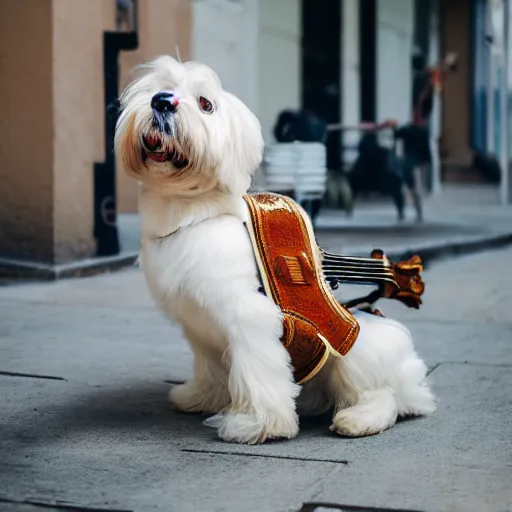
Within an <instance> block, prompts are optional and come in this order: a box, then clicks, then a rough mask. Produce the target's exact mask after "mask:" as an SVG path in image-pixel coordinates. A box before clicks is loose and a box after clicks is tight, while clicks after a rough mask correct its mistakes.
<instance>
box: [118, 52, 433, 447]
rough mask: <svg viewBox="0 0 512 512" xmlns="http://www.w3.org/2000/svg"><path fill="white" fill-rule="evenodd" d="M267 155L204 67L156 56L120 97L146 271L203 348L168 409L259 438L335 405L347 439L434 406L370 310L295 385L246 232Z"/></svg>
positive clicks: (406, 342) (286, 432) (415, 364)
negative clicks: (336, 353)
mask: <svg viewBox="0 0 512 512" xmlns="http://www.w3.org/2000/svg"><path fill="white" fill-rule="evenodd" d="M262 150H263V140H262V135H261V128H260V124H259V122H258V120H257V119H256V117H255V116H254V115H253V114H252V113H251V112H250V110H249V109H248V108H247V107H246V106H245V105H244V104H243V103H242V102H241V101H240V100H238V99H237V98H236V97H234V96H233V95H231V94H229V93H227V92H226V91H224V90H223V89H222V86H221V83H220V81H219V79H218V77H217V75H216V74H215V73H214V72H213V71H212V70H211V69H209V68H208V67H206V66H204V65H201V64H198V63H194V62H186V63H180V62H177V61H176V60H174V59H172V58H171V57H166V56H163V57H159V58H157V59H156V60H154V61H151V62H149V63H146V64H143V65H140V66H138V67H137V68H136V69H135V71H134V74H133V78H132V80H131V82H130V83H129V84H128V86H127V88H126V89H125V91H124V92H123V94H122V96H121V114H120V117H119V120H118V124H117V132H116V151H117V154H118V156H119V157H120V158H121V159H122V162H123V164H124V166H125V168H126V170H127V172H128V173H129V175H131V176H132V177H133V178H135V179H136V180H138V181H139V182H140V183H141V185H142V186H141V198H140V211H141V215H142V253H141V266H142V268H143V270H144V273H145V276H146V280H147V283H148V286H149V289H150V291H151V294H152V296H153V298H154V299H155V300H156V302H157V303H158V305H159V306H160V307H161V308H162V309H163V310H164V312H165V313H166V314H167V315H168V316H169V317H170V318H172V319H173V320H175V321H177V322H179V323H180V324H181V326H182V327H183V331H184V333H185V335H186V337H187V339H188V341H189V343H190V345H191V348H192V351H193V353H194V376H193V378H192V380H190V381H189V382H187V383H186V384H183V385H180V386H175V387H173V388H172V389H171V392H170V400H171V402H172V404H173V405H174V407H175V408H177V409H178V410H181V411H186V412H207V413H213V414H214V416H213V417H212V418H210V419H209V420H207V421H206V422H205V423H206V424H207V425H209V426H214V427H216V428H217V429H218V435H219V436H220V437H221V438H222V439H224V440H226V441H233V442H239V443H251V444H252V443H261V442H264V441H265V440H267V439H275V438H292V437H294V436H295V435H297V432H298V430H299V422H298V414H297V411H298V410H299V411H300V412H301V413H304V414H319V413H323V412H326V411H328V410H333V422H332V426H331V430H334V431H336V432H338V433H339V434H341V435H346V436H365V435H371V434H377V433H379V432H381V431H383V430H385V429H387V428H389V427H391V426H393V425H394V424H395V422H396V420H397V417H399V416H405V415H424V414H428V413H431V412H433V411H434V409H435V400H434V397H433V395H432V393H431V391H430V389H429V387H428V385H427V383H426V381H425V377H426V370H427V368H426V366H425V364H424V363H423V361H422V360H421V359H419V357H418V355H417V354H416V352H415V350H414V347H413V343H412V340H411V336H410V334H409V332H408V330H407V329H406V328H405V327H403V326H402V325H400V324H399V323H397V322H395V321H392V320H389V319H385V318H381V317H378V316H374V315H370V314H366V313H362V312H356V313H355V315H356V318H357V320H358V322H359V324H360V327H361V330H360V334H359V337H358V339H357V341H356V343H355V345H354V347H353V348H352V349H351V350H350V352H349V353H348V354H347V355H346V356H345V357H342V358H334V357H331V358H330V360H329V361H328V362H327V364H326V365H325V366H324V367H323V369H322V370H321V371H320V372H319V373H318V375H317V376H316V377H314V378H313V379H312V380H311V381H309V382H308V383H306V384H305V385H304V386H302V387H301V386H299V385H297V384H296V383H295V382H294V379H293V376H292V368H291V367H290V358H289V355H288V352H287V351H286V350H285V348H284V347H283V345H282V344H281V342H280V337H281V334H282V329H283V325H282V313H281V310H280V309H279V308H278V307H277V306H276V305H275V304H274V302H273V301H272V300H271V299H270V298H267V297H266V296H265V295H263V294H262V293H260V292H259V291H258V288H259V287H260V282H259V278H258V271H257V265H256V261H255V257H254V254H253V248H252V245H251V242H250V239H249V236H248V233H247V231H246V228H245V226H244V222H245V221H246V220H247V218H248V212H247V209H246V205H245V202H244V200H243V199H242V196H243V194H245V193H246V191H247V190H248V188H249V186H250V182H251V177H252V174H253V173H254V172H255V170H256V169H257V168H258V166H259V164H260V161H261V158H262ZM299 395H300V396H299Z"/></svg>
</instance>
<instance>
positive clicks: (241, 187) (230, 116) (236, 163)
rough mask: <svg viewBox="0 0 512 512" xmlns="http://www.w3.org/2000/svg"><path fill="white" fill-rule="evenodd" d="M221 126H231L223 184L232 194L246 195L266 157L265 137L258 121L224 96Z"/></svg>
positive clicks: (237, 100) (226, 94) (232, 99)
mask: <svg viewBox="0 0 512 512" xmlns="http://www.w3.org/2000/svg"><path fill="white" fill-rule="evenodd" d="M221 103H222V105H221V109H219V110H220V112H221V115H222V117H223V119H222V122H224V123H227V124H228V125H229V138H228V140H227V142H226V148H225V153H224V154H225V160H224V162H223V165H222V168H221V169H220V181H221V182H222V183H224V185H226V186H227V187H228V188H229V189H230V190H231V191H232V192H236V193H245V192H246V191H247V190H248V189H249V186H250V184H251V178H252V176H253V174H254V173H255V172H256V170H257V169H258V167H259V165H260V163H261V159H262V156H263V146H264V142H263V136H262V133H261V125H260V122H259V121H258V118H257V117H256V116H255V115H254V114H253V113H252V112H251V110H250V109H249V108H248V107H247V106H246V105H245V104H244V103H243V102H242V101H241V100H239V99H238V98H237V97H236V96H234V95H232V94H230V93H227V92H223V93H222V100H221Z"/></svg>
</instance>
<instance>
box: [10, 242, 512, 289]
mask: <svg viewBox="0 0 512 512" xmlns="http://www.w3.org/2000/svg"><path fill="white" fill-rule="evenodd" d="M510 244H512V233H507V234H499V235H491V236H484V237H478V238H474V237H473V238H471V239H467V240H458V241H454V242H441V243H428V244H423V245H418V246H416V247H403V248H398V249H397V248H395V249H392V250H391V251H389V252H386V255H387V257H388V258H389V259H390V260H405V259H408V258H410V257H411V256H413V255H415V254H417V255H418V256H420V258H421V259H422V261H423V265H424V266H425V267H427V266H428V265H429V264H430V263H432V262H433V261H439V260H443V259H446V258H449V257H454V256H460V255H466V254H475V253H478V252H481V251H485V250H488V249H498V248H500V247H505V246H507V245H510ZM383 249H385V248H383ZM352 255H354V256H367V254H352ZM138 257H139V253H138V252H130V253H124V254H120V255H118V256H108V257H101V258H90V259H87V260H81V261H77V262H73V263H69V264H65V265H53V266H52V265H44V264H41V263H36V262H25V261H17V260H9V259H6V258H0V283H1V281H2V280H3V281H5V282H6V283H7V284H16V283H19V282H24V281H57V280H59V279H66V278H77V277H89V276H93V275H96V274H102V273H106V272H115V271H117V270H121V269H124V268H128V267H131V266H135V264H136V263H137V260H138Z"/></svg>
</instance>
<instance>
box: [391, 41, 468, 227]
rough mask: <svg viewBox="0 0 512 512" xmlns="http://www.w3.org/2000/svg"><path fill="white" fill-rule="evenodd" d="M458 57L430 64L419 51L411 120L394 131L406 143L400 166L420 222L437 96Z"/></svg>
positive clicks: (416, 60)
mask: <svg viewBox="0 0 512 512" xmlns="http://www.w3.org/2000/svg"><path fill="white" fill-rule="evenodd" d="M457 60H458V56H457V54H456V53H453V52H450V53H448V54H447V55H446V57H445V58H444V60H443V61H442V62H441V63H440V64H438V65H436V66H427V65H426V60H425V56H424V55H423V53H422V52H421V51H420V50H416V52H415V53H414V55H413V59H412V68H413V91H412V122H411V123H409V124H407V125H405V126H403V127H400V128H399V129H397V130H396V133H395V137H396V140H398V141H402V143H403V151H402V157H403V158H402V160H401V168H402V176H403V180H404V184H405V185H406V187H407V188H408V190H409V192H410V193H411V196H412V199H413V202H414V207H415V210H416V217H417V220H418V221H420V222H421V221H422V220H423V211H422V204H421V194H420V187H419V181H420V180H419V179H418V174H419V175H420V176H421V175H422V174H423V173H424V172H425V169H429V172H428V175H429V176H430V175H431V171H430V167H431V164H432V154H431V149H430V133H429V122H430V118H431V116H432V110H433V107H434V95H435V94H437V93H439V92H440V91H441V89H442V84H443V81H444V78H445V75H446V73H447V72H448V71H452V70H454V69H455V68H456V64H457ZM429 182H430V180H429Z"/></svg>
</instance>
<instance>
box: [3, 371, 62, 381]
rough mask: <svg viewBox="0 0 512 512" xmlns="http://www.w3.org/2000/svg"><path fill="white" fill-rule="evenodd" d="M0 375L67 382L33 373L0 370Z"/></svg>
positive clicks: (59, 378)
mask: <svg viewBox="0 0 512 512" xmlns="http://www.w3.org/2000/svg"><path fill="white" fill-rule="evenodd" d="M0 375H4V376H5V377H25V378H28V379H47V380H64V381H67V379H65V378H64V377H57V376H55V375H37V374H35V373H19V372H4V371H1V370H0Z"/></svg>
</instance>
